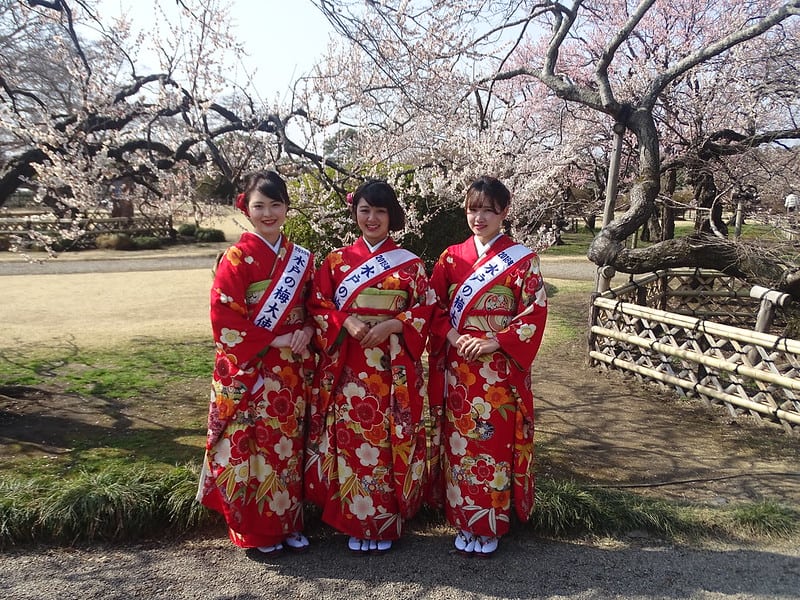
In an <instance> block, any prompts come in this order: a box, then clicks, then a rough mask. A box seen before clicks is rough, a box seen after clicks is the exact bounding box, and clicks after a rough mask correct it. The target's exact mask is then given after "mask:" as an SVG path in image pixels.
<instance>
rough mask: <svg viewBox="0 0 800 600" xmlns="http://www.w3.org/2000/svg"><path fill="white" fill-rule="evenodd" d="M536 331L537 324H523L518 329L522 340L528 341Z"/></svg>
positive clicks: (518, 334)
mask: <svg viewBox="0 0 800 600" xmlns="http://www.w3.org/2000/svg"><path fill="white" fill-rule="evenodd" d="M534 333H536V326H535V325H522V326H520V328H519V329H517V337H519V339H520V341H522V342H527V341H528V340H530V339H531V338H532V337H533V334H534Z"/></svg>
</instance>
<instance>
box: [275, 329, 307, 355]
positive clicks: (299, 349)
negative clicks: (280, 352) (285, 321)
mask: <svg viewBox="0 0 800 600" xmlns="http://www.w3.org/2000/svg"><path fill="white" fill-rule="evenodd" d="M312 335H313V330H312V329H311V327H304V328H303V329H295V330H294V331H293V332H291V333H284V334H283V335H278V336H275V339H273V340H272V343H271V344H270V346H272V347H273V348H289V349H291V351H292V352H293V353H295V354H302V353H303V350H305V349H306V348H307V347H308V344H309V343H310V342H311V336H312Z"/></svg>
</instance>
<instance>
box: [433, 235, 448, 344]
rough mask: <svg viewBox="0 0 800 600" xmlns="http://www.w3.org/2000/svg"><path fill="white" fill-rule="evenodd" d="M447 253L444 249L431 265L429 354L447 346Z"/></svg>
mask: <svg viewBox="0 0 800 600" xmlns="http://www.w3.org/2000/svg"><path fill="white" fill-rule="evenodd" d="M447 255H448V251H447V250H445V251H444V252H443V253H442V254H441V256H440V257H439V260H437V261H436V264H435V265H434V267H433V274H432V275H431V280H430V288H431V290H432V292H433V294H435V296H436V298H435V304H434V305H433V309H432V314H431V323H430V340H431V343H430V349H431V354H433V355H438V354H441V353H442V352H444V350H445V349H446V347H447V334H448V332H449V331H450V328H451V325H450V313H449V310H450V306H449V304H450V298H449V296H448V288H449V286H450V282H449V276H448V273H447V260H446V259H447Z"/></svg>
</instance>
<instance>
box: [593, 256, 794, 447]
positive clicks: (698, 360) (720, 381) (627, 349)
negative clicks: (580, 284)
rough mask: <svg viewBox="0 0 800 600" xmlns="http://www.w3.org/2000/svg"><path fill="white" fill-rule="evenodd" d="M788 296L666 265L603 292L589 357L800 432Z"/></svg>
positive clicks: (596, 302) (595, 307) (598, 300)
mask: <svg viewBox="0 0 800 600" xmlns="http://www.w3.org/2000/svg"><path fill="white" fill-rule="evenodd" d="M789 300H790V298H789V297H788V296H787V295H786V294H781V293H779V292H776V291H774V290H766V289H764V288H759V287H758V286H753V287H752V288H751V287H749V286H747V285H746V284H745V283H743V282H741V281H740V280H737V279H735V278H733V277H730V276H728V275H725V274H723V273H719V272H716V271H700V270H694V269H675V270H666V271H659V272H656V273H653V274H652V275H648V276H646V277H643V278H641V279H639V280H636V281H631V282H629V283H627V284H625V285H623V286H620V287H617V288H615V289H613V290H609V291H607V292H605V293H603V294H600V295H598V296H597V297H596V298H595V299H594V301H593V305H592V317H591V329H590V339H589V346H590V347H589V357H590V360H591V362H592V364H594V365H600V366H603V367H604V368H608V369H622V370H626V371H629V372H631V373H633V374H634V375H635V376H636V377H637V378H639V379H641V380H646V381H651V382H656V383H658V384H660V385H662V386H665V387H669V388H672V389H674V390H676V391H677V392H678V393H679V394H681V395H685V396H690V397H698V398H700V399H702V400H704V401H706V402H707V403H710V404H716V405H723V406H725V407H726V408H727V409H728V410H729V411H730V413H731V414H732V415H739V414H742V413H746V414H749V415H752V416H754V417H755V418H756V419H758V420H759V421H761V422H766V423H777V424H779V425H781V426H782V427H783V428H784V429H785V430H786V431H787V432H788V433H792V434H800V340H798V339H793V338H788V337H785V336H784V335H783V331H784V330H785V329H786V326H787V324H788V322H789V321H790V320H791V318H792V317H791V315H792V313H791V311H792V310H794V308H793V307H792V305H791V304H790V301H789ZM795 314H796V313H795Z"/></svg>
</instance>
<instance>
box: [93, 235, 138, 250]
mask: <svg viewBox="0 0 800 600" xmlns="http://www.w3.org/2000/svg"><path fill="white" fill-rule="evenodd" d="M94 243H95V245H96V246H97V247H98V248H100V249H102V250H133V249H134V248H135V247H136V246H135V245H134V242H133V240H132V239H131V237H130V236H129V235H128V234H127V233H101V234H100V235H98V236H97V238H95V242H94Z"/></svg>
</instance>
